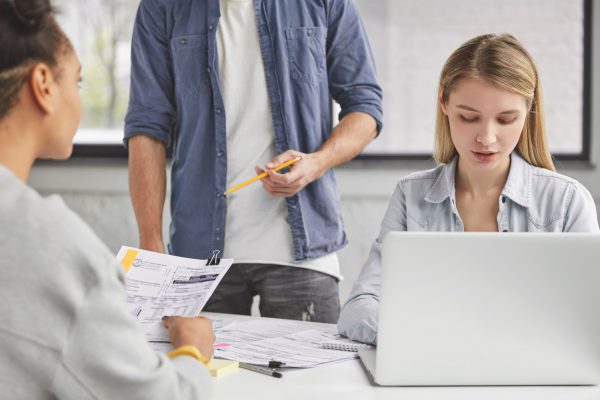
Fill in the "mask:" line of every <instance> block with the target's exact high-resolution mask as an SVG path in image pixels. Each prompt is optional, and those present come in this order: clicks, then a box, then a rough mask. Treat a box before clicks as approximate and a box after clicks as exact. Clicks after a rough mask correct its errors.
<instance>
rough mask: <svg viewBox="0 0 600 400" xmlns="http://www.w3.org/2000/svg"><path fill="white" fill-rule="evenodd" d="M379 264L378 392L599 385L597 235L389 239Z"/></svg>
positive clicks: (372, 361)
mask: <svg viewBox="0 0 600 400" xmlns="http://www.w3.org/2000/svg"><path fill="white" fill-rule="evenodd" d="M382 257H383V259H382V268H383V270H382V279H381V298H380V301H381V303H380V314H379V330H378V337H377V342H378V346H377V348H371V349H361V350H360V351H359V356H360V358H361V360H362V361H363V363H364V365H365V367H366V369H367V371H368V372H369V375H370V376H371V378H372V379H373V381H374V382H375V383H377V384H380V385H390V386H438V385H440V386H447V385H588V384H591V385H596V384H599V383H600V235H598V234H579V233H567V234H558V233H443V232H436V233H433V232H431V233H423V232H421V233H413V232H392V233H390V234H388V236H387V237H386V238H385V240H384V242H383V253H382Z"/></svg>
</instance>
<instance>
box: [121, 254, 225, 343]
mask: <svg viewBox="0 0 600 400" xmlns="http://www.w3.org/2000/svg"><path fill="white" fill-rule="evenodd" d="M117 260H118V261H119V262H120V263H121V265H122V266H123V268H124V269H125V287H126V292H127V305H128V307H129V311H130V312H131V313H132V314H133V315H134V316H135V317H136V318H137V319H138V321H139V322H140V323H141V325H142V329H143V331H144V334H145V336H146V339H147V340H148V341H149V342H150V343H151V344H152V345H153V347H155V349H156V350H162V351H164V349H165V348H170V343H169V338H168V335H167V330H166V329H165V328H164V326H163V325H162V320H161V318H162V317H163V316H184V317H195V316H197V315H198V314H200V311H201V310H202V308H203V307H204V305H205V304H206V302H207V301H208V299H209V298H210V296H211V295H212V293H213V292H214V291H215V288H216V287H217V285H218V284H219V282H220V281H221V279H222V278H223V276H224V275H225V273H226V272H227V271H228V270H229V267H230V266H231V264H232V263H233V260H231V259H220V260H219V261H218V265H206V264H207V260H196V259H191V258H184V257H177V256H172V255H168V254H162V253H154V252H152V251H146V250H141V249H136V248H133V247H127V246H123V247H121V250H120V251H119V253H118V255H117ZM211 264H213V263H211Z"/></svg>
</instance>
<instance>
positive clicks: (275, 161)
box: [265, 150, 300, 169]
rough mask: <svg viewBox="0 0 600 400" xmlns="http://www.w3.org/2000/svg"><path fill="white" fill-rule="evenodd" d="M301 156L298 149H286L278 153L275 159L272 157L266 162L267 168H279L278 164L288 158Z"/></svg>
mask: <svg viewBox="0 0 600 400" xmlns="http://www.w3.org/2000/svg"><path fill="white" fill-rule="evenodd" d="M299 156H300V153H299V152H297V151H296V150H288V151H285V152H283V153H281V154H280V155H278V156H277V157H275V158H274V159H272V160H271V161H269V162H268V163H266V164H265V167H266V168H267V169H273V168H277V166H278V165H281V164H283V163H284V162H286V161H287V160H289V159H291V158H296V157H299Z"/></svg>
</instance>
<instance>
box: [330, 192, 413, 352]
mask: <svg viewBox="0 0 600 400" xmlns="http://www.w3.org/2000/svg"><path fill="white" fill-rule="evenodd" d="M405 199H406V196H405V193H404V191H403V190H402V187H401V185H400V184H398V186H396V190H395V192H394V195H393V196H392V199H391V200H390V203H389V205H388V208H387V211H386V213H385V216H384V217H383V221H382V223H381V230H380V233H379V236H378V238H377V239H376V240H375V241H374V242H373V246H372V247H371V251H370V253H369V257H368V258H367V261H366V263H365V265H364V266H363V268H362V270H361V272H360V275H359V277H358V279H357V280H356V282H355V283H354V286H353V287H352V291H351V293H350V297H349V298H348V300H347V301H346V303H345V304H344V307H343V308H342V311H341V313H340V319H339V321H338V331H339V333H340V334H342V335H344V336H346V337H348V338H350V339H353V340H358V341H360V342H363V343H370V344H377V325H378V322H379V291H380V288H381V243H382V242H383V239H384V238H385V236H386V235H387V234H388V233H389V232H391V231H406V201H405Z"/></svg>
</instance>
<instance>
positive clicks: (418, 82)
mask: <svg viewBox="0 0 600 400" xmlns="http://www.w3.org/2000/svg"><path fill="white" fill-rule="evenodd" d="M355 1H356V3H357V5H358V7H359V9H360V11H361V15H362V17H363V20H364V23H365V26H366V29H367V31H368V34H369V38H370V42H371V45H372V48H373V53H374V56H375V61H376V64H377V68H378V75H379V80H380V83H381V85H382V86H383V88H384V132H383V133H382V135H381V136H380V137H379V138H378V139H377V140H375V141H374V142H373V143H371V144H370V145H369V146H368V148H367V149H366V150H365V152H364V153H363V157H364V158H428V157H430V155H431V150H432V148H433V127H434V120H435V104H436V103H435V102H436V92H437V81H438V77H439V72H440V70H441V67H442V64H443V62H444V61H445V59H446V58H447V57H448V55H449V54H450V53H451V52H452V51H453V50H454V49H455V48H456V47H458V46H459V45H460V44H461V43H463V42H464V41H465V40H467V39H469V38H471V37H473V36H476V35H479V34H483V33H490V32H492V33H502V32H507V33H511V34H513V35H515V36H516V37H517V38H518V39H519V40H520V41H521V42H523V44H524V45H525V47H526V48H527V49H528V50H529V51H530V52H531V53H532V55H533V57H534V59H535V60H536V63H537V65H538V68H539V70H540V75H541V80H542V86H543V90H544V96H545V109H546V122H547V127H548V133H549V141H550V147H551V149H552V151H553V153H554V154H556V155H559V156H560V158H561V159H580V160H588V159H589V151H590V148H589V147H590V146H589V141H590V124H589V122H590V112H589V107H590V86H591V83H590V82H591V79H590V74H591V26H592V24H591V14H592V12H591V11H592V10H591V7H592V1H591V0H528V1H522V0H487V1H481V0H402V1H398V0H355ZM56 3H57V6H58V8H59V11H60V16H59V20H60V23H61V25H62V26H63V27H64V28H65V31H66V32H67V34H68V35H69V37H70V38H71V39H72V41H73V44H74V46H75V47H76V49H77V52H78V54H79V57H80V59H81V62H82V65H83V79H84V82H83V90H82V100H83V105H84V110H85V111H84V115H83V118H82V122H81V128H80V130H79V131H78V133H77V135H76V137H75V152H74V154H75V156H125V155H126V152H125V150H124V148H123V146H122V135H123V118H124V116H125V113H126V110H127V101H128V96H129V69H130V40H131V32H132V29H133V22H134V18H135V12H136V10H137V6H138V4H139V0H89V1H85V2H83V1H80V0H57V2H56Z"/></svg>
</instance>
